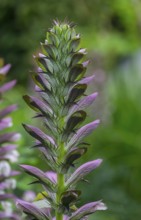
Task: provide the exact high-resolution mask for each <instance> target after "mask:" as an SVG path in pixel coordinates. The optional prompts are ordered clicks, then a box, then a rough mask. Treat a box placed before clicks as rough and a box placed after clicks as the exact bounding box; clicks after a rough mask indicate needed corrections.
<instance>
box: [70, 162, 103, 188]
mask: <svg viewBox="0 0 141 220" xmlns="http://www.w3.org/2000/svg"><path fill="white" fill-rule="evenodd" d="M101 162H102V160H101V159H97V160H92V161H89V162H87V163H84V164H83V165H81V166H80V167H79V168H77V169H76V170H75V172H74V173H73V174H72V175H71V176H70V178H69V179H68V180H67V182H66V187H67V188H68V187H69V186H70V185H73V184H76V183H77V182H78V181H80V180H82V179H83V178H84V176H86V175H87V174H89V173H90V172H91V171H92V170H94V169H96V168H97V167H98V166H100V164H101Z"/></svg>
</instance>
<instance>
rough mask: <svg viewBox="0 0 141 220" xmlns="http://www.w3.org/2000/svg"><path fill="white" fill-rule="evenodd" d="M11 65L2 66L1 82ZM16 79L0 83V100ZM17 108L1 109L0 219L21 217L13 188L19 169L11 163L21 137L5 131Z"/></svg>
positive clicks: (14, 158) (0, 71)
mask: <svg viewBox="0 0 141 220" xmlns="http://www.w3.org/2000/svg"><path fill="white" fill-rule="evenodd" d="M10 67H11V65H10V64H7V65H5V66H3V67H1V68H0V83H1V81H3V80H4V79H5V76H6V74H7V73H8V71H9V69H10ZM15 84H16V80H12V81H10V82H7V83H4V84H1V85H0V102H1V101H3V96H4V94H5V92H6V91H8V90H10V89H12V88H13V86H15ZM16 109H17V105H10V106H8V107H5V108H4V109H0V207H1V210H0V219H15V220H19V219H20V217H19V216H18V215H17V213H16V211H15V210H14V206H13V204H14V203H15V199H16V196H15V195H14V192H13V189H15V188H16V179H15V176H17V175H19V172H18V171H15V170H12V167H11V163H14V162H17V160H18V157H19V153H18V151H17V150H16V148H17V144H15V142H16V141H17V140H18V139H19V138H20V134H18V133H14V132H10V133H8V132H7V131H5V129H6V128H8V127H11V126H12V125H13V123H12V118H11V117H9V116H8V115H9V114H10V113H12V112H13V111H15V110H16Z"/></svg>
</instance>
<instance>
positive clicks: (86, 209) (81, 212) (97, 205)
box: [69, 201, 107, 220]
mask: <svg viewBox="0 0 141 220" xmlns="http://www.w3.org/2000/svg"><path fill="white" fill-rule="evenodd" d="M106 209H107V207H106V205H105V204H104V203H103V202H101V201H97V202H91V203H88V204H86V205H84V206H82V207H80V208H79V209H77V211H75V212H74V213H73V214H72V216H71V217H70V218H69V220H78V219H81V218H83V217H84V216H87V215H90V214H92V213H94V212H96V211H97V210H106Z"/></svg>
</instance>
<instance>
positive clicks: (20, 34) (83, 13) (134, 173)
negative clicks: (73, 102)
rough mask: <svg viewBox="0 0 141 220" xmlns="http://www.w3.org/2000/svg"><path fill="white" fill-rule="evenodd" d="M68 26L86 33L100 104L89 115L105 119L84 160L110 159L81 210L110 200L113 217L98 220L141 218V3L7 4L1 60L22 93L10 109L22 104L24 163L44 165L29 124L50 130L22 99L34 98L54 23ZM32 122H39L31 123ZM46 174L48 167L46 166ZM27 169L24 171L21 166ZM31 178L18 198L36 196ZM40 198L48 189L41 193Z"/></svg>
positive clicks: (0, 13) (0, 32) (94, 177)
mask: <svg viewBox="0 0 141 220" xmlns="http://www.w3.org/2000/svg"><path fill="white" fill-rule="evenodd" d="M56 18H58V19H59V20H64V19H68V20H70V21H73V22H74V23H76V24H77V25H78V26H77V31H78V32H80V33H81V36H82V41H81V46H82V47H86V48H88V55H87V58H88V59H90V60H91V64H90V65H89V68H88V72H87V74H92V73H95V75H96V77H95V81H94V82H93V83H92V84H91V86H90V88H89V90H88V92H87V94H89V92H90V90H91V91H98V92H99V97H98V98H97V100H96V101H95V103H94V105H93V106H92V107H91V108H90V109H89V110H88V116H89V117H88V119H87V121H92V120H94V119H96V118H100V119H101V125H100V126H99V128H98V129H97V130H96V131H95V132H94V133H93V134H92V135H91V136H89V137H88V138H87V141H88V142H89V143H90V144H91V146H90V149H89V151H88V153H87V154H86V156H84V157H83V159H82V161H87V160H92V159H94V158H98V157H99V158H103V160H104V161H103V164H102V166H101V167H100V168H98V169H97V170H95V171H94V172H93V173H92V174H90V175H89V176H88V178H87V179H88V180H89V182H90V183H81V184H80V186H79V187H81V189H82V190H83V195H82V199H81V200H80V201H79V202H78V204H80V205H81V204H82V203H84V202H87V201H94V200H98V199H103V201H104V202H105V203H106V204H107V206H108V210H107V211H104V212H97V213H96V214H94V215H93V216H92V217H90V220H133V219H137V220H140V219H141V101H140V97H141V1H140V0H106V1H105V0H60V1H58V0H32V1H29V0H1V1H0V57H3V58H4V60H5V63H11V64H12V68H11V71H10V73H9V74H8V75H9V79H14V78H16V79H17V80H18V82H17V86H16V87H15V89H14V90H13V91H12V92H11V91H10V93H8V94H7V96H6V99H5V102H6V103H8V104H9V103H18V105H19V110H18V111H16V112H14V113H13V118H14V124H15V125H14V127H13V130H14V131H18V132H20V133H21V135H22V139H21V141H20V143H19V145H20V146H19V152H20V158H19V163H26V164H32V165H35V164H38V163H40V159H41V156H40V155H39V153H38V152H37V151H35V150H34V151H33V150H32V149H30V146H32V145H33V139H32V138H30V137H29V136H28V134H26V132H25V131H24V129H23V128H22V125H21V123H23V122H24V123H32V124H38V125H39V126H42V125H41V124H40V122H39V121H37V120H35V119H32V117H33V112H32V111H31V110H30V109H29V108H28V106H26V104H25V103H24V101H23V100H22V95H24V94H32V93H33V84H32V81H31V73H30V70H33V69H35V63H33V59H32V55H33V54H37V52H39V51H40V42H43V41H44V38H45V35H46V31H47V29H48V28H49V27H50V26H51V25H52V20H53V19H56ZM31 121H32V122H31ZM42 166H43V167H44V166H45V164H42ZM16 168H17V169H19V167H18V166H17V167H16ZM30 181H31V179H30V178H29V177H28V176H27V175H26V174H22V175H21V176H20V177H19V179H18V189H17V191H16V193H17V194H18V195H19V196H20V195H21V194H22V193H23V191H24V190H26V189H32V187H33V186H29V185H28V183H29V182H30ZM34 190H35V191H36V192H37V193H38V192H39V191H40V189H37V188H36V189H34Z"/></svg>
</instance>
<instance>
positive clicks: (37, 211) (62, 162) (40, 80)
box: [17, 21, 106, 220]
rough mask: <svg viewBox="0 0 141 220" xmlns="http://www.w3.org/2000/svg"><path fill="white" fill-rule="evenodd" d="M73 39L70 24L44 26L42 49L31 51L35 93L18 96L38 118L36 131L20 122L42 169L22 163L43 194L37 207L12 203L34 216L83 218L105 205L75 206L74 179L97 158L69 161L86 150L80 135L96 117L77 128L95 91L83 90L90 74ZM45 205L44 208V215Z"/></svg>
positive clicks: (81, 177) (92, 127) (93, 124)
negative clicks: (80, 162)
mask: <svg viewBox="0 0 141 220" xmlns="http://www.w3.org/2000/svg"><path fill="white" fill-rule="evenodd" d="M79 43H80V35H79V34H77V33H76V32H75V29H74V25H72V23H69V22H59V21H54V24H53V27H52V28H51V29H49V30H48V31H47V37H46V39H45V43H42V44H41V49H42V52H41V53H39V55H38V56H34V59H35V61H36V63H37V66H38V68H37V71H36V72H35V73H33V74H32V78H33V81H34V83H35V92H36V94H38V98H36V97H34V96H29V95H25V96H24V100H25V101H26V103H27V104H28V105H29V107H30V108H32V109H33V110H34V111H35V113H36V116H35V117H34V118H37V119H38V118H40V120H41V121H42V122H43V124H44V129H43V127H42V130H41V129H39V128H37V127H34V126H31V125H25V124H24V125H23V126H24V128H25V130H26V131H27V132H28V133H29V134H30V135H31V136H32V137H33V138H35V140H36V141H35V146H34V147H33V148H32V149H35V148H36V149H38V150H39V151H40V152H41V153H42V155H43V158H44V160H43V164H44V170H41V169H40V168H39V167H32V166H29V165H22V168H23V169H24V171H25V172H26V173H28V174H29V175H31V176H33V177H34V178H35V181H34V182H32V184H40V185H41V186H42V187H43V192H41V193H40V194H41V195H42V197H43V199H42V201H41V200H39V201H35V202H38V207H37V206H35V202H33V203H32V204H30V203H25V202H24V201H18V202H17V203H18V206H19V207H20V208H21V209H22V210H23V212H25V213H26V214H27V216H33V218H36V220H45V219H49V220H52V219H53V220H86V219H87V216H88V215H89V214H91V213H93V212H95V211H96V210H104V209H106V208H105V206H104V205H103V203H102V202H100V201H98V202H93V203H88V204H86V205H84V206H82V207H80V208H78V207H77V202H78V199H79V197H80V194H81V192H80V191H79V190H77V186H76V185H77V182H79V181H81V180H84V177H85V176H86V175H87V174H89V173H90V172H91V171H93V170H94V169H96V168H97V167H98V166H99V165H100V164H101V162H102V160H101V159H97V160H93V161H89V162H87V163H85V164H83V165H81V166H80V167H78V168H77V167H76V166H77V165H76V163H75V162H76V160H78V159H79V158H81V157H82V156H83V155H84V154H85V153H86V152H87V150H88V146H87V144H86V143H84V142H82V139H83V138H84V137H86V136H87V135H89V134H91V133H92V132H93V131H94V130H95V129H96V128H97V126H98V125H99V122H100V120H94V121H93V122H90V123H88V124H87V125H83V126H82V127H81V123H83V122H84V120H85V118H86V116H87V114H86V112H85V108H86V107H88V106H89V105H91V104H92V103H93V102H94V101H95V99H96V97H97V95H98V93H97V92H94V93H93V94H90V95H87V94H86V92H87V87H88V85H89V84H90V83H91V82H92V80H93V79H94V75H92V76H87V77H86V76H85V73H86V69H87V65H88V64H89V61H85V60H84V58H85V56H86V49H83V48H79ZM45 161H46V163H45ZM41 162H42V160H41ZM42 167H43V166H42ZM70 168H71V169H70ZM48 169H51V170H48ZM46 203H47V204H46ZM39 204H42V205H39ZM36 205H37V203H36ZM102 205H103V206H102ZM102 207H104V208H102ZM45 209H48V210H49V212H50V214H49V215H46V212H45Z"/></svg>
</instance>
